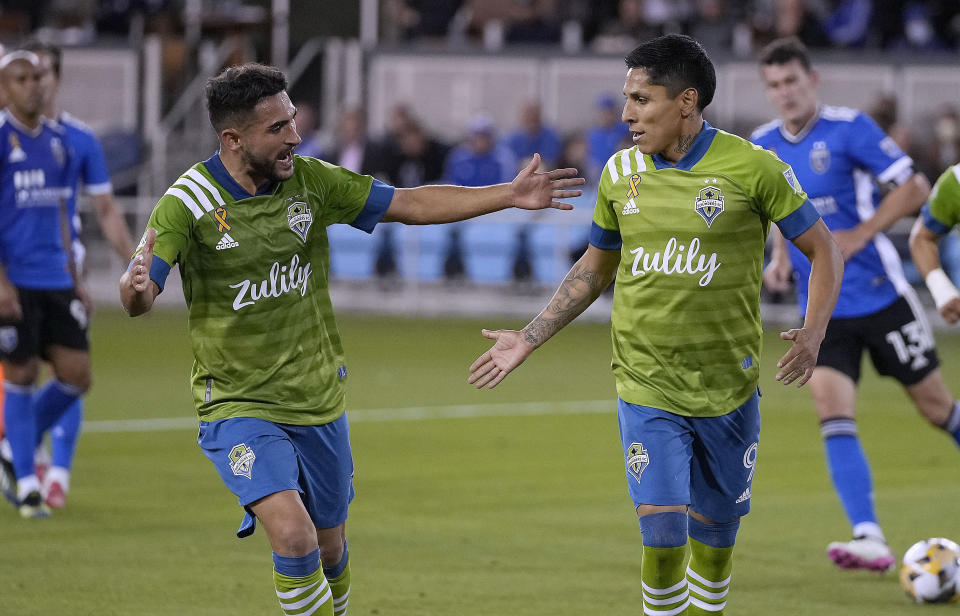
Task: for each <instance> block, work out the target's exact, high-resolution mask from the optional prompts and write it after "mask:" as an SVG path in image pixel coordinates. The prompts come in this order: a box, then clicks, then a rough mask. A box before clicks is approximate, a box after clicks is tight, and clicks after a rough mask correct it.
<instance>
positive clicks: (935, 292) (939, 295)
mask: <svg viewBox="0 0 960 616" xmlns="http://www.w3.org/2000/svg"><path fill="white" fill-rule="evenodd" d="M925 281H926V283H927V288H928V289H930V295H932V296H933V303H935V304H936V305H937V310H940V309H941V308H943V307H944V306H945V305H947V303H948V302H950V300H952V299H954V298H957V297H960V291H957V287H955V286H953V283H952V282H950V279H949V278H948V277H947V274H946V273H945V272H944V271H943V269H942V268H939V267H938V268H937V269H935V270H933V271H932V272H930V273H929V274H927V277H926V278H925Z"/></svg>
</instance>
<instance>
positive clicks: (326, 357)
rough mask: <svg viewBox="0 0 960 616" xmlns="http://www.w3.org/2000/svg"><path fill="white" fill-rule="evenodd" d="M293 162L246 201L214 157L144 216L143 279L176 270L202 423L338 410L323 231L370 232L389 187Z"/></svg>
mask: <svg viewBox="0 0 960 616" xmlns="http://www.w3.org/2000/svg"><path fill="white" fill-rule="evenodd" d="M295 160H296V163H295V167H294V169H295V171H294V174H293V176H292V177H291V178H290V179H288V180H286V181H284V182H281V183H279V184H278V185H276V186H274V187H272V188H269V189H267V191H264V192H267V193H268V194H257V195H254V196H251V195H249V194H248V193H246V191H244V189H243V188H241V187H240V186H239V184H237V183H236V181H235V180H233V178H232V177H230V175H229V173H227V171H226V169H225V168H224V167H223V164H222V162H221V161H220V158H219V156H218V155H214V156H213V157H212V158H210V159H209V160H207V161H206V162H204V163H198V164H196V165H194V166H193V167H192V168H191V169H189V170H188V171H187V172H186V173H184V174H183V175H182V176H180V178H179V179H178V180H177V181H176V182H174V184H173V186H171V187H170V189H169V190H167V192H166V194H164V195H163V197H162V198H161V199H160V201H159V202H158V203H157V205H156V208H155V209H154V211H153V214H152V215H151V216H150V221H149V223H148V225H149V226H150V227H153V228H154V229H156V230H157V241H156V245H155V247H154V255H155V258H154V266H153V267H152V268H151V278H152V279H153V280H154V281H156V282H157V283H158V284H159V285H160V286H161V288H162V286H163V281H164V279H165V277H166V271H169V267H170V266H172V265H173V264H177V265H179V267H180V274H181V277H182V280H183V293H184V296H185V298H186V303H187V308H188V311H189V317H188V319H189V320H188V329H189V334H190V340H191V344H192V347H193V355H194V364H193V373H192V377H191V378H192V387H193V399H194V403H195V405H196V409H197V413H198V414H199V416H200V419H201V420H203V421H213V420H217V419H225V418H228V417H259V418H262V419H267V420H270V421H274V422H278V423H286V424H296V425H319V424H324V423H328V422H330V421H333V420H334V419H336V418H337V417H339V416H340V415H341V414H342V413H343V410H344V382H345V380H346V365H345V361H344V354H343V349H342V347H341V343H340V334H339V333H338V331H337V326H336V323H335V321H334V316H333V307H332V305H331V302H330V294H329V287H328V278H329V276H328V274H329V267H330V255H329V244H328V240H327V232H326V226H327V225H330V224H333V223H351V224H353V225H354V226H357V227H359V228H362V229H364V230H365V231H368V232H369V231H370V230H372V228H373V226H374V225H375V224H376V223H377V222H378V221H379V220H380V218H381V217H382V215H383V212H384V211H385V210H386V207H387V205H389V202H390V198H391V197H392V194H393V189H392V188H391V187H388V186H386V185H384V184H381V183H379V182H376V183H375V182H374V180H373V178H371V177H369V176H361V175H357V174H355V173H353V172H351V171H348V170H346V169H342V168H340V167H336V166H334V165H331V164H328V163H325V162H323V161H319V160H316V159H313V158H305V157H300V156H296V157H295ZM157 258H159V259H161V260H162V262H157ZM164 268H166V271H164ZM158 272H159V273H158Z"/></svg>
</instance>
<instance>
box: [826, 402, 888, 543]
mask: <svg viewBox="0 0 960 616" xmlns="http://www.w3.org/2000/svg"><path fill="white" fill-rule="evenodd" d="M820 434H821V436H823V439H824V440H823V444H824V447H825V449H826V454H827V467H828V468H829V469H830V478H831V479H832V480H833V487H834V489H835V490H836V492H837V496H839V497H840V502H841V503H842V504H843V509H844V511H846V513H847V519H848V520H849V521H850V526H856V525H857V524H860V523H862V522H872V523H874V524H876V523H877V516H876V513H874V509H873V479H872V478H871V476H870V465H869V463H868V462H867V457H866V455H865V454H864V453H863V448H861V447H860V439H859V438H858V437H857V422H856V421H855V420H853V419H828V420H826V421H824V422H822V423H821V424H820Z"/></svg>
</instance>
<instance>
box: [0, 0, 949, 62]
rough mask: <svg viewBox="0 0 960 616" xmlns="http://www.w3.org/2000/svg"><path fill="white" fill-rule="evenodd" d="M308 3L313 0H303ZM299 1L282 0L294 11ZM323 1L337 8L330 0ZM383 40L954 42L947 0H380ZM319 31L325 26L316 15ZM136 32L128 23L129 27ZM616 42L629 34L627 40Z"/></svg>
mask: <svg viewBox="0 0 960 616" xmlns="http://www.w3.org/2000/svg"><path fill="white" fill-rule="evenodd" d="M303 1H304V2H310V1H314V0H303ZM185 3H186V0H4V1H3V2H0V7H2V8H0V38H5V37H9V36H11V35H13V36H17V35H23V34H26V33H29V32H36V31H38V30H42V29H48V30H51V31H57V32H58V33H60V36H61V37H62V38H63V39H64V40H62V41H60V42H73V43H89V42H92V41H94V40H96V39H97V38H103V37H117V36H121V37H122V36H128V35H129V34H130V33H131V29H132V30H135V31H137V30H142V29H146V30H148V31H162V32H167V31H176V30H178V29H182V28H183V19H182V15H183V11H184V5H185ZM200 4H201V7H202V9H203V11H204V13H205V14H207V15H208V16H216V15H219V16H220V17H221V19H222V20H229V19H238V18H239V20H242V21H248V22H249V21H255V20H257V19H260V20H264V19H266V18H267V17H268V15H269V14H268V9H269V7H270V4H271V3H270V0H245V1H241V0H204V1H203V2H201V3H200ZM297 4H298V0H293V1H291V2H290V11H291V13H296V12H297V9H298V6H297ZM319 4H328V5H330V6H331V7H332V9H333V10H334V11H337V10H339V8H338V7H337V6H336V5H337V3H336V2H326V1H324V2H322V3H319ZM380 7H381V13H382V19H381V22H382V28H381V40H382V41H383V42H388V41H433V42H438V41H442V42H445V43H447V44H455V45H456V44H471V43H474V44H476V43H479V42H481V41H482V40H483V38H484V32H485V30H487V28H488V27H489V26H491V24H492V25H494V30H495V31H496V32H497V38H500V37H502V40H503V41H504V42H505V43H507V44H515V43H540V44H557V43H561V42H563V39H564V27H565V25H568V24H575V25H576V27H575V34H576V38H577V39H578V41H579V42H580V43H581V44H582V45H583V46H584V48H585V49H588V50H594V51H597V52H604V53H617V54H619V53H621V50H622V49H623V48H624V47H625V46H627V47H629V46H630V45H629V43H630V42H632V41H636V40H638V39H641V38H647V37H651V36H656V35H659V34H664V33H668V32H683V33H686V34H690V35H691V36H693V37H694V38H697V39H698V40H700V41H701V42H702V43H704V45H705V46H706V48H707V50H708V51H710V52H711V53H721V52H723V51H725V50H726V51H730V52H733V53H735V54H738V55H749V54H750V53H753V52H754V51H756V50H757V49H758V48H759V47H762V46H763V45H764V44H765V43H767V42H769V41H770V40H772V39H774V38H777V37H780V36H787V35H797V36H799V37H800V38H801V40H803V42H804V43H805V44H807V45H808V46H809V47H812V48H815V49H816V48H825V47H831V48H852V49H882V50H893V51H907V50H910V51H949V50H957V49H958V47H960V3H958V2H956V1H955V0H883V1H881V0H746V1H743V2H739V1H733V0H562V1H561V0H380ZM316 27H317V29H318V30H320V29H321V28H322V27H323V26H322V25H321V24H316ZM135 33H136V32H135ZM624 41H627V42H626V43H625V42H624Z"/></svg>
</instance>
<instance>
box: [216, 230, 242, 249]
mask: <svg viewBox="0 0 960 616" xmlns="http://www.w3.org/2000/svg"><path fill="white" fill-rule="evenodd" d="M239 245H240V244H239V243H238V242H237V241H236V240H235V239H233V238H232V237H230V234H229V233H224V234H223V237H221V238H220V241H219V242H217V250H226V249H228V248H236V247H237V246H239Z"/></svg>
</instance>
